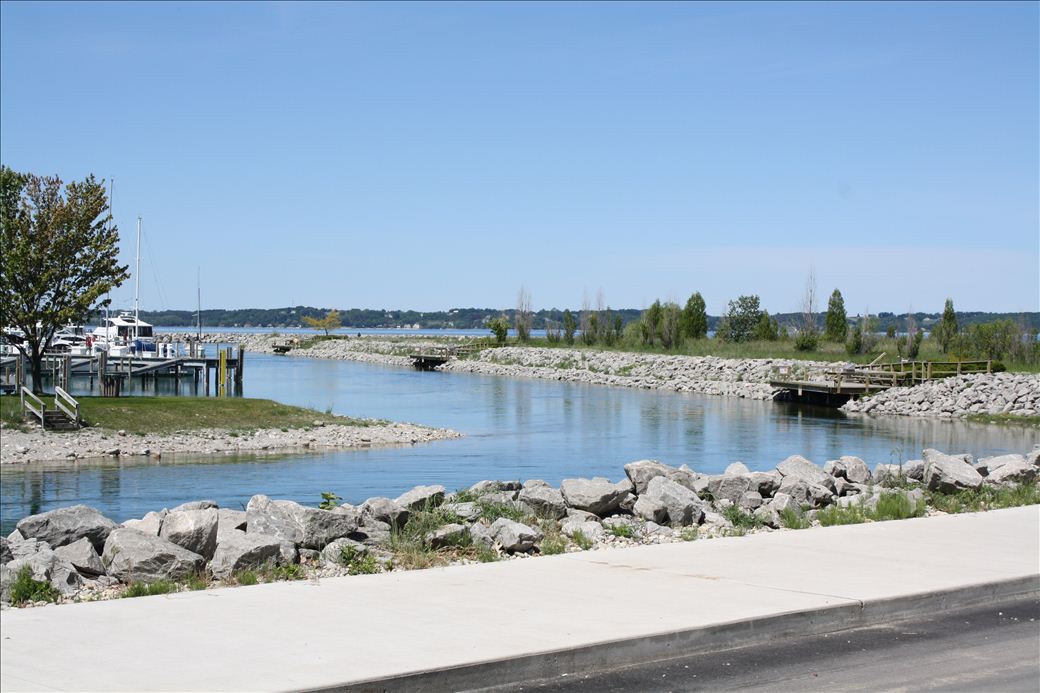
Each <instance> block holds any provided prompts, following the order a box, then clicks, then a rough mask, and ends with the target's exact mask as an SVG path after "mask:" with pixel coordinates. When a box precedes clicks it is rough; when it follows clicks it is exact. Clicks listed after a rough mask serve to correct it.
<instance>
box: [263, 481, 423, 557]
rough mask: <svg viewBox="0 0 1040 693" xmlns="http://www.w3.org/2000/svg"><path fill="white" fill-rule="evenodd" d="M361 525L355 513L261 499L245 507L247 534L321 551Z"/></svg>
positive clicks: (265, 497) (265, 498)
mask: <svg viewBox="0 0 1040 693" xmlns="http://www.w3.org/2000/svg"><path fill="white" fill-rule="evenodd" d="M442 488H443V487H442ZM442 492H443V491H442ZM359 524H360V517H359V516H358V515H357V514H356V513H349V512H333V511H330V510H320V509H318V508H308V507H306V506H303V505H300V504H299V503H294V502H293V501H287V500H271V499H270V498H268V497H267V496H262V495H257V496H253V497H252V498H250V499H249V505H248V506H247V507H246V533H247V534H266V535H269V536H274V537H278V538H279V539H281V540H282V541H286V542H290V543H292V544H294V545H297V546H299V547H302V548H305V549H315V550H318V551H320V550H321V549H323V548H325V546H326V544H328V543H329V542H330V541H332V540H334V539H340V538H342V537H345V536H347V535H348V534H350V533H351V532H353V531H355V530H356V529H357V528H358V526H359Z"/></svg>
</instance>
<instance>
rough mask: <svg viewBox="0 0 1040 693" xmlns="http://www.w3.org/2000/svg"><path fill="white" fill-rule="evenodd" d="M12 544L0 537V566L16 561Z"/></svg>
mask: <svg viewBox="0 0 1040 693" xmlns="http://www.w3.org/2000/svg"><path fill="white" fill-rule="evenodd" d="M10 543H11V542H10V541H8V540H7V539H6V538H2V537H0V565H3V564H4V563H7V562H8V561H11V560H13V559H14V553H13V552H12V551H11V546H10Z"/></svg>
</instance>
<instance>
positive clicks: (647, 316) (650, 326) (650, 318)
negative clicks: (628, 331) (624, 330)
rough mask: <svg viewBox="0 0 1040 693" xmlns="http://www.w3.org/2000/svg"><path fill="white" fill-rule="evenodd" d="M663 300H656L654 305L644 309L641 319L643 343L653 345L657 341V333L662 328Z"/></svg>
mask: <svg viewBox="0 0 1040 693" xmlns="http://www.w3.org/2000/svg"><path fill="white" fill-rule="evenodd" d="M661 312H662V310H661V301H659V300H658V301H654V302H653V305H651V306H650V307H649V308H647V309H646V310H644V311H643V317H642V319H641V320H640V333H641V334H642V337H643V343H644V344H649V345H650V346H653V345H654V344H656V343H657V335H658V332H659V330H660V328H661Z"/></svg>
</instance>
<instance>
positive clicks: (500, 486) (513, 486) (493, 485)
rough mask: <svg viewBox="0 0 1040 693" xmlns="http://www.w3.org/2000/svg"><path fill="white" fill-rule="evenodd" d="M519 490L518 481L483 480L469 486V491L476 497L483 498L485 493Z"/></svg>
mask: <svg viewBox="0 0 1040 693" xmlns="http://www.w3.org/2000/svg"><path fill="white" fill-rule="evenodd" d="M521 488H522V487H521V485H520V482H519V481H490V480H487V479H485V480H484V481H478V482H477V483H475V484H473V485H472V486H470V487H469V490H470V492H472V493H474V494H476V495H478V496H483V495H484V494H485V493H499V492H502V491H519V490H520V489H521Z"/></svg>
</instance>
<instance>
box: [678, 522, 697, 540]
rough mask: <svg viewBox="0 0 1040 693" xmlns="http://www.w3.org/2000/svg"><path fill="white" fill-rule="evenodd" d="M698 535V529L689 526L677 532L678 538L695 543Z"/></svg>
mask: <svg viewBox="0 0 1040 693" xmlns="http://www.w3.org/2000/svg"><path fill="white" fill-rule="evenodd" d="M699 535H700V528H698V527H695V526H693V525H690V526H689V527H683V528H682V529H680V530H679V538H680V539H682V540H683V541H696V540H697V537H698V536H699Z"/></svg>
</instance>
